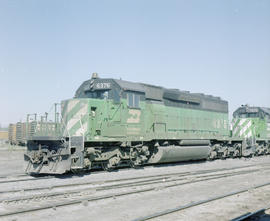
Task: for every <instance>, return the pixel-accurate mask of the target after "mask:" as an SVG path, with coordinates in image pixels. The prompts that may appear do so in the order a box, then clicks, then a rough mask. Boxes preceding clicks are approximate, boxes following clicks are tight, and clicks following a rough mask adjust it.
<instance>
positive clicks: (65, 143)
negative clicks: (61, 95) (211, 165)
mask: <svg viewBox="0 0 270 221" xmlns="http://www.w3.org/2000/svg"><path fill="white" fill-rule="evenodd" d="M55 114H56V116H55V122H46V121H44V120H43V121H42V122H38V123H37V127H36V131H35V133H34V135H33V136H31V137H30V138H29V139H28V141H27V152H26V153H25V156H24V158H25V162H26V172H27V173H52V174H62V173H65V172H68V171H75V172H76V171H82V170H91V169H95V168H103V169H105V170H111V169H113V168H117V167H120V166H132V167H137V166H140V165H146V164H156V163H168V162H179V161H188V160H202V159H210V160H213V159H217V158H222V159H224V158H228V157H241V156H253V155H261V154H269V153H270V144H269V143H270V109H267V108H256V107H249V106H242V107H240V108H239V109H237V110H236V111H235V112H234V119H233V129H232V130H230V122H229V114H228V102H227V101H225V100H222V99H221V98H220V97H215V96H212V95H205V94H201V93H190V92H188V91H181V90H178V89H166V88H164V87H160V86H154V85H149V84H144V83H133V82H128V81H124V80H118V79H111V78H106V79H103V78H99V77H98V75H97V74H96V73H94V74H93V75H92V78H91V79H89V80H87V81H85V82H83V83H82V85H81V86H80V87H79V88H78V89H77V91H76V93H75V96H74V98H72V99H68V100H64V101H62V102H61V113H57V112H56V111H55Z"/></svg>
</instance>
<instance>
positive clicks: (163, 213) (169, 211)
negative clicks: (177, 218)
mask: <svg viewBox="0 0 270 221" xmlns="http://www.w3.org/2000/svg"><path fill="white" fill-rule="evenodd" d="M269 185H270V182H266V183H263V184H259V185H256V186H253V187H249V188H244V189H240V190H237V191H234V192H230V193H227V194H223V195H219V196H215V197H211V198H208V199H205V200H201V201H197V202H192V203H189V204H185V205H180V206H178V207H175V208H172V209H167V210H164V211H160V212H156V213H153V214H150V215H148V216H144V217H140V218H136V219H134V220H133V221H146V220H153V219H155V218H160V217H164V216H166V215H169V214H172V213H175V212H179V211H183V210H186V209H189V208H192V207H196V206H200V205H202V204H207V203H210V202H213V201H215V200H220V199H224V198H227V197H230V196H234V195H237V194H241V193H245V192H248V191H251V190H254V189H258V188H262V187H265V186H269ZM268 209H269V208H268ZM265 210H266V209H263V210H258V211H256V212H254V213H247V214H244V215H243V216H240V217H238V218H236V219H233V220H232V221H242V220H247V219H248V218H252V217H256V216H258V215H259V214H261V213H262V212H264V211H265Z"/></svg>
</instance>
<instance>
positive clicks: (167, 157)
mask: <svg viewBox="0 0 270 221" xmlns="http://www.w3.org/2000/svg"><path fill="white" fill-rule="evenodd" d="M209 153H210V147H209V146H160V147H158V151H157V152H156V153H155V154H154V155H153V156H152V157H151V158H150V159H149V161H148V163H149V164H152V163H169V162H180V161H188V160H202V159H207V157H208V155H209Z"/></svg>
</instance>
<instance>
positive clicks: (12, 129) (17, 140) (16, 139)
mask: <svg viewBox="0 0 270 221" xmlns="http://www.w3.org/2000/svg"><path fill="white" fill-rule="evenodd" d="M36 126H37V122H36V121H31V122H17V123H16V124H9V127H8V141H9V143H10V144H11V145H19V146H25V145H26V143H27V140H28V139H29V138H31V137H32V136H33V135H34V133H35V132H36Z"/></svg>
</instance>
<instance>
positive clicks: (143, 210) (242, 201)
mask: <svg viewBox="0 0 270 221" xmlns="http://www.w3.org/2000/svg"><path fill="white" fill-rule="evenodd" d="M23 153H24V151H23V150H22V149H21V150H20V149H16V150H10V149H9V148H0V176H3V175H8V174H20V173H23V172H24V168H23V165H24V164H23ZM261 163H269V165H270V156H263V157H256V158H252V159H244V158H241V159H227V160H216V161H212V162H193V163H181V164H176V165H166V166H165V165H163V166H148V167H144V168H142V169H138V170H135V169H125V170H120V171H118V172H111V173H109V172H106V173H96V174H87V175H84V176H80V177H76V176H75V177H72V178H70V179H59V178H53V179H48V180H41V181H36V182H35V184H33V187H35V186H36V187H39V186H42V185H48V184H51V185H54V184H63V183H71V182H75V181H78V180H92V181H98V180H100V181H102V180H106V179H113V178H129V177H133V176H147V175H149V176H150V175H155V174H160V173H174V172H187V171H198V170H204V169H205V170H210V169H215V168H232V167H237V166H250V165H257V164H261ZM269 172H270V169H269V168H268V169H265V170H260V171H259V172H256V173H255V172H250V173H248V174H242V175H239V176H232V177H225V178H223V179H217V180H209V181H204V182H197V183H192V184H188V185H182V186H175V187H171V188H164V189H157V190H155V191H150V192H146V193H140V194H133V195H128V196H121V197H114V198H110V199H106V200H100V201H95V202H88V203H85V202H82V203H81V204H76V205H72V206H64V207H57V208H51V209H47V210H42V211H36V212H31V213H26V214H21V215H17V216H12V217H7V218H3V220H9V221H11V220H16V221H20V220H25V221H26V220H27V221H28V220H29V221H34V220H46V221H47V220H60V221H69V220H70V221H71V220H72V221H74V220H98V221H100V220H101V221H107V220H110V221H111V220H115V221H119V220H122V221H126V220H136V219H138V218H139V217H144V216H148V215H151V214H153V213H156V212H161V211H164V210H167V209H173V208H176V207H179V206H184V205H187V204H189V203H192V202H197V201H200V200H205V199H208V198H210V197H216V196H219V195H222V194H226V193H230V192H233V191H237V190H240V189H243V188H252V187H254V186H256V185H259V184H262V183H266V182H270V176H269ZM24 185H28V183H27V182H18V183H12V184H6V185H5V184H3V185H0V191H1V190H3V189H15V188H20V187H23V186H24ZM1 197H3V196H1V194H0V198H1ZM25 206H26V205H25ZM269 206H270V186H265V187H262V188H258V189H252V190H250V191H248V192H244V193H241V194H237V195H234V196H231V197H226V198H224V199H220V200H215V201H212V202H211V203H207V204H203V205H200V206H196V207H192V208H189V209H186V210H184V211H179V212H175V213H172V214H169V215H165V216H162V217H159V218H155V219H151V220H168V221H175V220H230V219H233V218H235V217H237V216H240V215H242V214H244V213H246V212H253V211H256V210H258V209H261V208H266V207H269ZM0 207H1V206H0ZM0 220H1V218H0Z"/></svg>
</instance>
